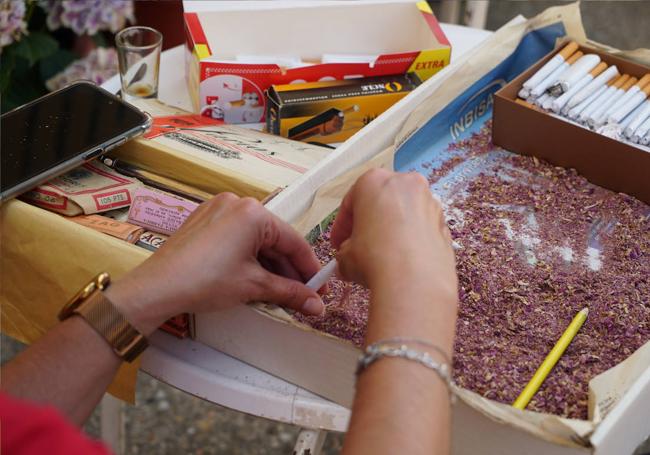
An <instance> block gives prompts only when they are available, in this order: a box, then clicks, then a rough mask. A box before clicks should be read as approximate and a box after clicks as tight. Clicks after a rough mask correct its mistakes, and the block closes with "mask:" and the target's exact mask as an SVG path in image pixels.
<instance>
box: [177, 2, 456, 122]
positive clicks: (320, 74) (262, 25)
mask: <svg viewBox="0 0 650 455" xmlns="http://www.w3.org/2000/svg"><path fill="white" fill-rule="evenodd" d="M187 3H196V2H186V5H185V6H186V12H185V14H184V18H185V32H186V37H187V46H186V62H185V63H186V78H187V83H188V87H189V92H190V96H191V98H192V103H193V106H194V111H195V112H196V113H200V114H202V115H205V116H208V117H212V118H216V119H220V120H224V121H225V122H226V123H258V122H262V121H264V113H265V108H266V106H265V96H264V94H265V91H266V89H268V88H269V87H270V86H271V85H273V84H290V83H299V82H316V81H327V80H337V79H338V80H340V79H348V78H358V77H369V76H385V75H394V74H404V73H407V72H415V73H416V74H417V75H418V77H419V78H420V79H421V80H422V81H424V80H426V79H428V78H429V77H431V76H432V75H433V74H435V73H436V72H438V71H439V70H440V69H442V68H443V67H444V66H446V65H447V64H448V63H449V59H450V55H451V46H450V44H449V41H448V40H447V37H446V36H445V34H444V33H443V32H442V29H441V28H440V26H439V24H438V21H437V20H436V18H435V16H434V15H433V12H432V11H431V8H430V7H429V5H428V4H427V2H425V1H420V2H405V1H403V0H402V1H397V0H396V1H388V2H340V3H338V4H332V3H331V2H325V3H321V2H304V3H301V4H299V5H298V6H296V5H294V6H292V7H283V6H280V7H274V8H270V7H269V8H261V9H255V7H254V6H247V5H246V3H247V2H241V4H239V5H238V6H237V7H229V8H224V9H221V10H208V11H195V12H190V11H189V10H190V7H189V6H188V4H187ZM225 3H230V2H225ZM253 3H258V2H253ZM269 3H273V2H269Z"/></svg>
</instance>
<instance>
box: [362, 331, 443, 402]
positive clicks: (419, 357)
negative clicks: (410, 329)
mask: <svg viewBox="0 0 650 455" xmlns="http://www.w3.org/2000/svg"><path fill="white" fill-rule="evenodd" d="M396 340H402V339H400V338H394V339H391V340H383V341H378V342H376V343H373V344H371V345H369V346H368V347H367V348H366V349H365V351H364V353H363V354H362V355H361V356H360V357H359V362H358V364H357V371H356V373H357V376H358V375H359V374H361V373H362V372H363V371H365V370H366V368H368V367H369V366H370V365H371V364H372V363H374V362H375V361H377V360H379V359H381V358H383V357H400V358H403V359H407V360H411V361H414V362H417V363H419V364H420V365H423V366H425V367H427V368H429V369H431V370H433V371H435V372H436V374H437V375H438V377H440V379H442V381H443V382H444V383H445V385H446V386H447V390H448V391H449V395H450V397H451V399H452V403H453V401H454V396H453V387H452V378H451V367H450V365H449V364H448V363H440V362H436V361H435V360H433V358H431V356H430V355H429V353H428V352H423V351H418V350H415V349H410V348H409V347H408V346H407V345H405V344H402V345H400V346H396V347H395V346H390V344H391V343H394V342H396ZM412 342H413V343H419V344H424V345H427V346H429V343H428V342H424V341H421V340H413V341H412ZM431 347H434V348H435V349H436V350H437V351H439V352H442V353H443V355H444V357H447V355H446V354H445V353H444V351H442V350H441V349H440V348H438V347H437V346H431Z"/></svg>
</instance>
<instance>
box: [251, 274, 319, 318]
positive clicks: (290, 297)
mask: <svg viewBox="0 0 650 455" xmlns="http://www.w3.org/2000/svg"><path fill="white" fill-rule="evenodd" d="M259 283H261V286H259V287H258V291H257V293H258V295H255V296H253V297H254V299H255V300H260V301H264V302H269V303H275V304H276V305H280V306H283V307H286V308H291V309H294V310H296V311H300V312H301V313H303V314H306V315H308V316H319V315H321V314H323V311H324V310H325V305H323V301H322V300H321V298H320V297H319V295H318V294H317V293H316V292H315V291H313V290H311V289H309V288H308V287H307V286H305V285H304V283H301V282H300V281H297V280H293V279H291V278H285V277H283V276H280V275H276V274H274V273H271V272H268V271H266V270H264V271H263V275H262V277H261V280H260V281H259Z"/></svg>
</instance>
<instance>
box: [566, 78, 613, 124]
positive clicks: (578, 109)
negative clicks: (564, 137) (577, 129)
mask: <svg viewBox="0 0 650 455" xmlns="http://www.w3.org/2000/svg"><path fill="white" fill-rule="evenodd" d="M605 90H607V86H605V85H603V86H602V87H600V88H599V89H597V90H596V91H595V92H594V93H592V94H591V95H590V96H589V97H588V98H587V99H586V100H584V101H583V102H582V103H580V104H578V105H577V106H573V107H572V108H571V109H570V110H569V118H571V119H574V120H577V119H578V117H579V115H580V114H581V113H582V111H584V110H585V109H586V108H587V107H589V106H590V105H591V104H592V103H593V102H594V101H596V100H597V99H598V97H599V96H600V95H602V94H603V93H604V92H605Z"/></svg>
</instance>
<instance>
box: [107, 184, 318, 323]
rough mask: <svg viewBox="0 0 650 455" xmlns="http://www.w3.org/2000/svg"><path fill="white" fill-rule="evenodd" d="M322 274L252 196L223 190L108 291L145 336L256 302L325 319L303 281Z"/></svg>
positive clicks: (302, 244)
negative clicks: (181, 320)
mask: <svg viewBox="0 0 650 455" xmlns="http://www.w3.org/2000/svg"><path fill="white" fill-rule="evenodd" d="M319 269H320V264H319V262H318V259H317V258H316V256H315V255H314V252H313V250H312V248H311V246H310V245H309V244H308V243H307V241H306V240H305V239H303V238H302V237H301V236H300V235H299V234H298V233H297V232H296V231H295V230H294V229H293V228H292V227H291V226H289V225H288V224H287V223H285V222H284V221H282V220H280V219H279V218H277V217H276V216H275V215H273V214H272V213H271V212H269V211H268V210H266V209H265V208H264V206H262V204H260V203H259V202H258V201H257V200H255V199H252V198H239V197H237V196H235V195H234V194H232V193H222V194H220V195H217V196H215V197H214V198H213V199H211V200H210V201H208V202H206V203H204V204H202V205H201V206H199V208H198V209H197V210H196V211H195V212H194V213H193V214H192V215H191V216H190V217H189V218H188V219H187V221H186V222H185V223H184V224H183V226H182V228H181V229H179V230H178V232H176V233H175V234H174V235H173V236H172V237H170V239H169V240H168V241H167V242H166V243H165V245H164V246H163V247H162V248H160V250H159V251H157V252H156V253H155V254H154V255H152V256H151V257H150V258H149V259H147V260H146V261H145V262H144V263H143V264H142V265H140V266H139V267H137V268H136V269H135V270H133V271H132V272H130V273H129V274H128V275H126V276H125V277H124V278H122V279H121V280H119V281H117V282H116V283H115V284H113V285H112V286H110V287H109V288H108V289H107V297H108V298H109V299H110V300H111V301H112V302H113V304H114V305H116V306H117V307H118V308H119V309H120V310H121V311H122V312H123V314H124V316H125V317H126V318H127V319H128V320H129V321H130V322H131V324H133V325H134V326H135V327H136V328H137V329H139V330H140V331H141V332H142V333H144V334H145V335H148V334H150V333H151V332H153V331H154V330H155V329H156V328H158V327H159V326H160V324H162V323H163V322H164V321H165V320H166V319H168V318H169V317H172V316H175V315H177V314H180V313H184V312H197V313H198V312H207V311H215V310H219V309H224V308H228V307H231V306H234V305H239V304H245V303H248V302H254V301H265V302H270V303H276V304H278V305H282V306H285V307H288V308H292V309H295V310H298V311H301V312H303V313H305V314H320V313H322V311H323V303H322V301H321V299H320V297H319V296H318V294H317V293H316V292H314V291H312V290H310V289H309V288H307V287H306V286H305V285H304V284H303V283H304V282H305V281H307V280H308V279H309V278H310V277H311V276H312V275H314V274H315V273H316V272H317V271H318V270H319Z"/></svg>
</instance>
